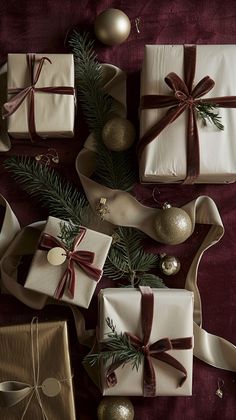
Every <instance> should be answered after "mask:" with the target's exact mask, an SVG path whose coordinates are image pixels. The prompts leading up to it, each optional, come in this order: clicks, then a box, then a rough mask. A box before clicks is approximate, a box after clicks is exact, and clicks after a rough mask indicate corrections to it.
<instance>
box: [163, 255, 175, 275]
mask: <svg viewBox="0 0 236 420" xmlns="http://www.w3.org/2000/svg"><path fill="white" fill-rule="evenodd" d="M159 267H160V270H161V271H162V273H163V274H165V275H166V276H174V274H177V273H178V272H179V270H180V261H179V259H178V258H176V257H174V256H173V255H166V254H164V255H162V256H161V259H160V263H159Z"/></svg>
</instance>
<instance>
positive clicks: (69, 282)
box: [39, 227, 103, 299]
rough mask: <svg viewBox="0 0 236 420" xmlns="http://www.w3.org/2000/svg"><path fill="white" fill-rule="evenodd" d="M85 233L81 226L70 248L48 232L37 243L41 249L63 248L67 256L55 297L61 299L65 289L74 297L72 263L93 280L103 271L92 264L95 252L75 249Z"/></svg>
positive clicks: (98, 277)
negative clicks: (64, 269) (65, 266)
mask: <svg viewBox="0 0 236 420" xmlns="http://www.w3.org/2000/svg"><path fill="white" fill-rule="evenodd" d="M85 233H86V229H85V228H83V227H81V228H80V233H79V235H78V236H76V238H75V239H74V242H73V246H72V249H71V250H69V249H67V248H66V247H65V245H64V244H63V242H61V241H60V240H59V239H57V238H55V237H54V236H52V235H49V234H48V233H43V234H42V236H41V239H40V243H39V249H41V250H43V251H47V250H50V249H52V248H54V247H58V246H59V247H60V248H63V249H64V251H65V256H66V258H67V268H66V271H65V273H64V274H63V276H62V278H61V280H60V282H59V284H58V286H57V288H56V290H55V293H54V298H55V299H61V297H62V295H63V293H65V292H66V291H67V293H68V294H69V296H70V298H71V299H73V298H74V293H75V268H74V264H77V265H78V266H79V267H80V268H81V269H82V270H83V271H84V272H85V273H86V274H87V275H88V276H89V277H91V278H92V279H93V280H95V281H99V280H100V278H101V276H102V273H103V271H102V270H100V269H99V268H96V267H94V266H92V263H93V261H94V256H95V253H94V252H91V251H82V250H78V251H77V250H76V248H77V247H78V245H79V244H80V242H81V241H82V239H83V237H84V235H85Z"/></svg>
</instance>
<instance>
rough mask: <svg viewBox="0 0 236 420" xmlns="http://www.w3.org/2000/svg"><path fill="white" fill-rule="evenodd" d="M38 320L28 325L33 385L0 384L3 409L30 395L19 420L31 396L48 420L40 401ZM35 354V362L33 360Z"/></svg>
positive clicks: (45, 419) (8, 382)
mask: <svg viewBox="0 0 236 420" xmlns="http://www.w3.org/2000/svg"><path fill="white" fill-rule="evenodd" d="M34 327H35V328H34ZM34 329H35V331H34ZM34 334H35V344H34ZM38 334H39V331H38V320H37V318H36V317H34V318H33V319H32V322H31V325H30V338H31V357H32V369H33V385H29V384H25V383H23V382H16V381H7V382H1V383H0V401H1V402H2V403H4V406H5V407H12V406H14V405H16V404H18V403H19V402H20V401H22V400H23V399H24V398H26V397H27V395H29V394H31V395H30V397H29V399H28V401H27V404H26V406H25V409H24V412H23V414H22V416H21V418H20V420H23V419H24V417H25V415H26V413H27V410H28V408H29V406H30V403H31V400H32V398H33V396H34V395H35V396H36V399H37V401H38V405H39V407H40V409H41V413H42V418H43V420H49V418H48V416H47V414H46V412H45V410H44V408H43V403H42V400H41V396H40V393H39V389H41V388H42V386H41V385H39V344H38ZM35 353H36V360H35Z"/></svg>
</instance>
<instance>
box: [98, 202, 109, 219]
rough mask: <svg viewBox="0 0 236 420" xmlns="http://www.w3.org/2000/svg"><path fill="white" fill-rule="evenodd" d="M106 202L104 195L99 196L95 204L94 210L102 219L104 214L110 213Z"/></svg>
mask: <svg viewBox="0 0 236 420" xmlns="http://www.w3.org/2000/svg"><path fill="white" fill-rule="evenodd" d="M106 202H107V199H106V197H101V198H100V200H99V202H98V204H97V206H96V212H97V214H98V216H99V217H100V219H101V220H104V217H105V215H106V214H108V213H110V211H109V208H108V206H107V204H106Z"/></svg>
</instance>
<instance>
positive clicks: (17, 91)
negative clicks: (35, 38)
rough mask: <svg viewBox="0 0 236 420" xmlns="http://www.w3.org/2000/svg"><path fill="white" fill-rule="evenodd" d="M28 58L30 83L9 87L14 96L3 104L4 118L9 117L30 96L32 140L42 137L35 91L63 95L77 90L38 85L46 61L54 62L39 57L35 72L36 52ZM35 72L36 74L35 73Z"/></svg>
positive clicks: (29, 115) (29, 126)
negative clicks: (38, 127)
mask: <svg viewBox="0 0 236 420" xmlns="http://www.w3.org/2000/svg"><path fill="white" fill-rule="evenodd" d="M26 60H27V69H28V72H29V77H30V84H29V86H26V87H25V88H10V89H8V93H10V94H13V95H14V96H12V97H11V99H9V101H8V102H6V103H5V104H4V105H3V111H2V116H3V118H7V117H9V116H10V115H12V114H14V112H16V110H17V109H18V108H19V107H20V105H21V104H22V102H23V101H24V100H25V99H26V98H28V100H29V105H28V128H29V134H30V139H31V141H32V142H33V141H35V140H38V139H40V137H39V136H38V135H37V133H36V126H35V109H34V108H35V106H34V94H35V92H44V93H57V94H61V95H74V93H75V90H74V88H73V87H72V86H45V87H37V86H36V84H37V82H38V80H39V78H40V74H41V71H42V68H43V65H44V62H45V61H48V62H49V63H50V64H52V62H51V60H49V58H48V57H42V58H40V59H39V64H38V68H37V71H36V73H35V63H36V58H35V54H26ZM34 73H35V74H34Z"/></svg>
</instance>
